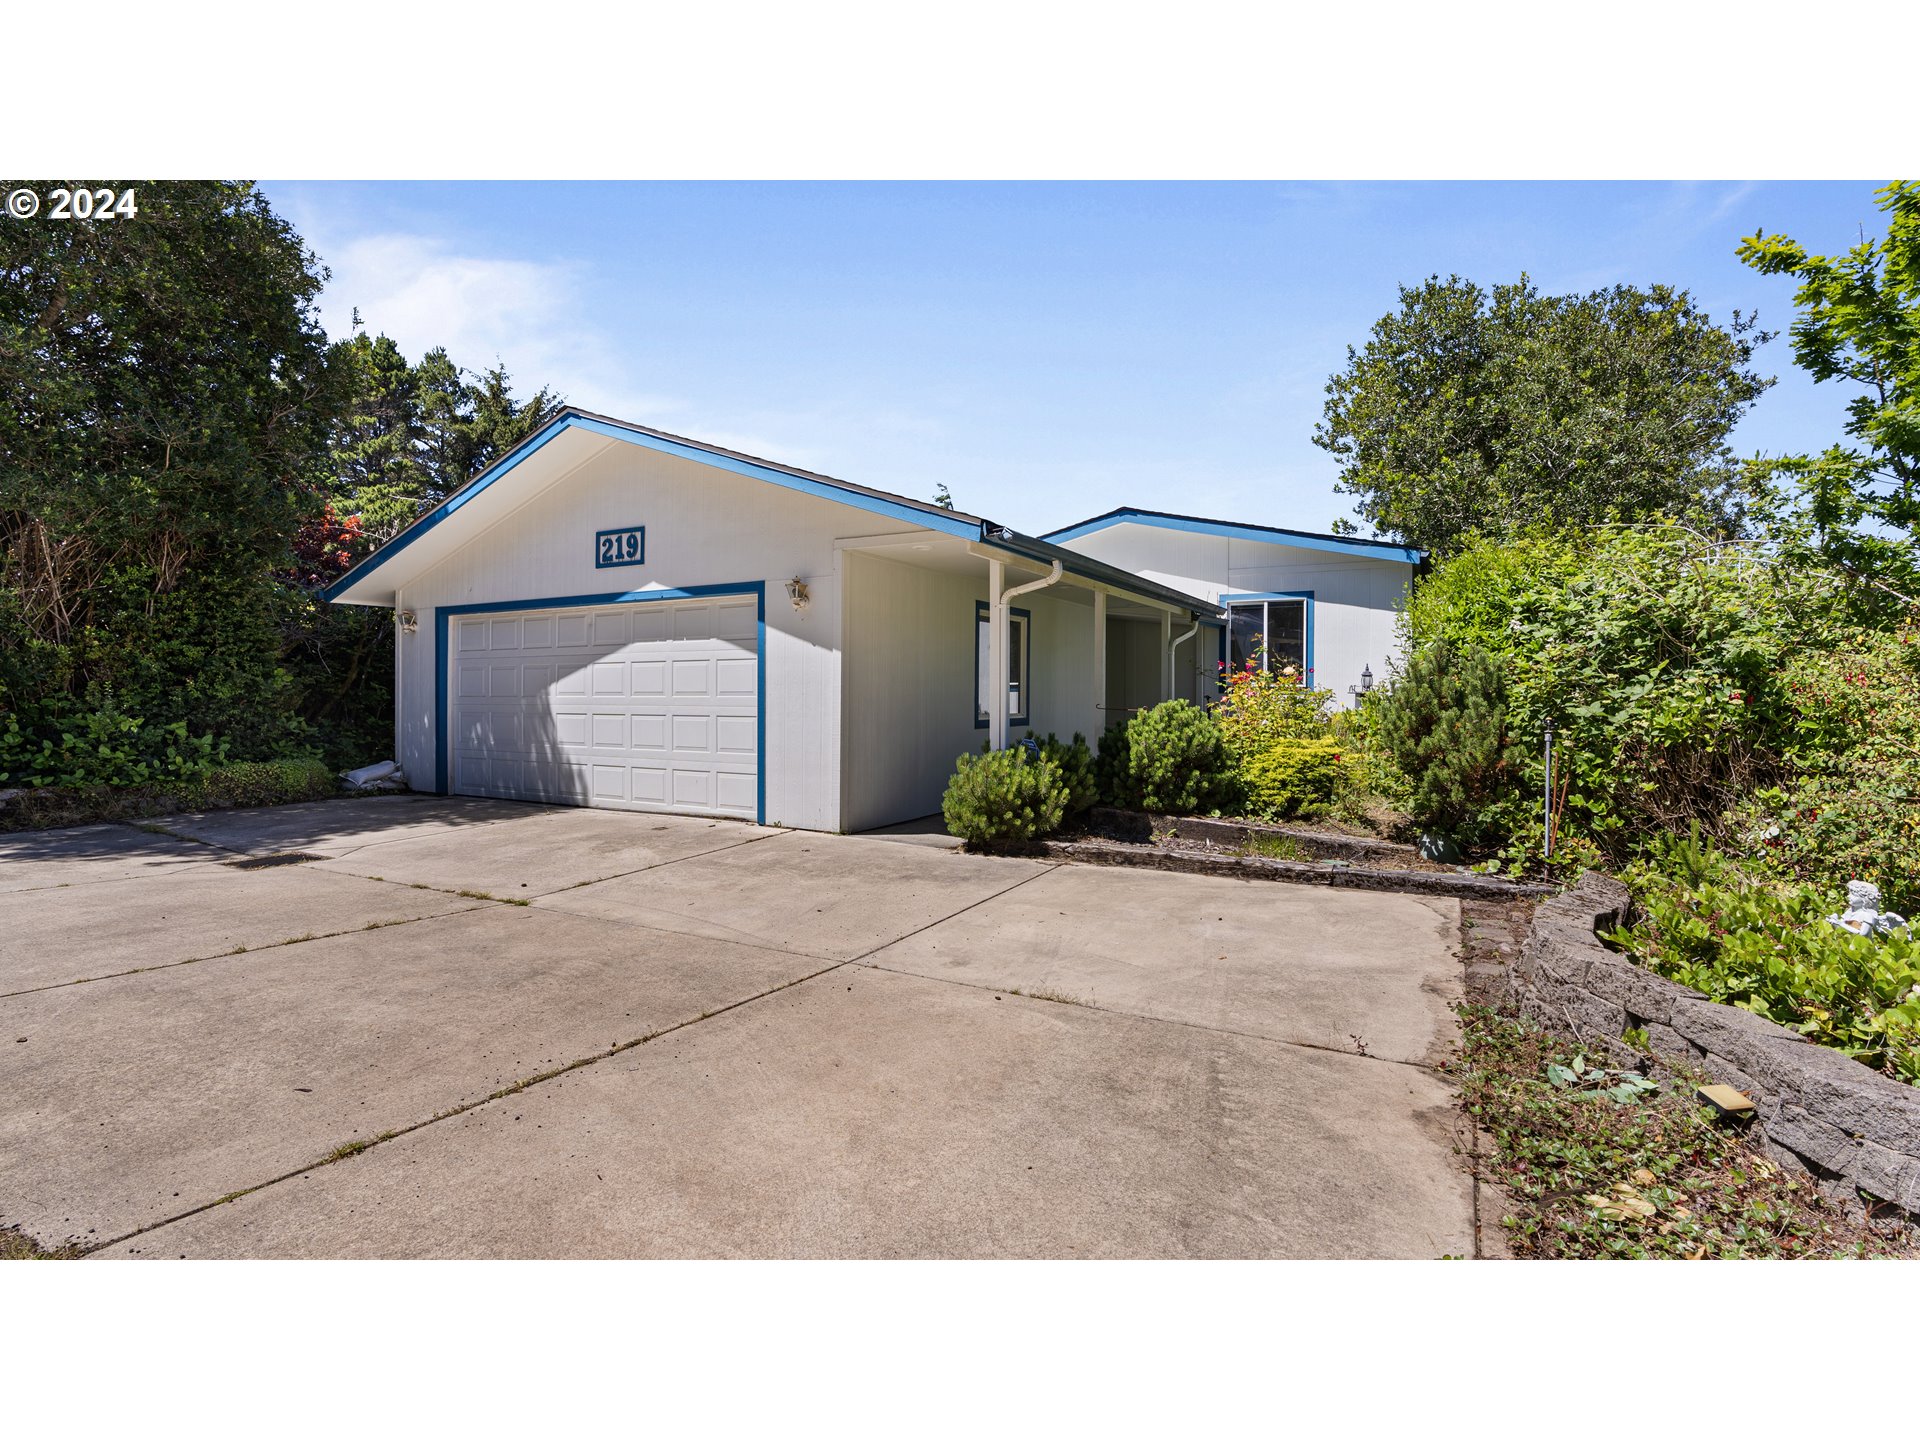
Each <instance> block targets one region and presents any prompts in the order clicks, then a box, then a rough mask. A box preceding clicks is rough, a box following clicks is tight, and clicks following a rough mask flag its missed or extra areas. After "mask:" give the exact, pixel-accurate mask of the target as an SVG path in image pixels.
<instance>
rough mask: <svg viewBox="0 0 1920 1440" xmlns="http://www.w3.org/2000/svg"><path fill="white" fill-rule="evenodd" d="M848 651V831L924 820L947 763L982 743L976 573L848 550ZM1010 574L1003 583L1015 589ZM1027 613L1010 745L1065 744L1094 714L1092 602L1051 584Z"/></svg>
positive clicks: (983, 588) (1023, 598)
mask: <svg viewBox="0 0 1920 1440" xmlns="http://www.w3.org/2000/svg"><path fill="white" fill-rule="evenodd" d="M844 558H845V563H844V565H843V567H842V573H843V575H844V577H845V584H846V595H847V643H846V655H845V662H844V664H843V667H842V670H841V678H842V689H843V694H844V695H845V705H844V709H843V714H844V715H845V722H844V723H845V727H846V755H845V762H844V770H843V771H842V784H843V789H844V793H845V796H846V800H845V806H844V810H843V814H844V815H845V821H846V828H847V829H849V830H870V829H873V828H875V827H877V826H881V825H892V824H897V823H898V822H900V821H903V820H913V819H917V818H919V817H920V816H922V815H931V814H934V813H936V812H937V811H938V810H939V809H940V797H941V796H942V795H943V794H944V793H945V791H946V788H947V780H948V778H949V777H950V776H951V775H952V774H953V768H954V762H955V761H956V760H957V759H958V758H959V757H960V756H961V755H963V754H968V753H971V752H973V751H977V750H979V749H980V747H981V745H982V744H983V743H984V742H985V740H986V738H987V732H986V730H985V729H984V728H981V727H978V726H976V725H975V723H974V693H973V690H974V676H975V674H976V673H977V672H976V668H975V667H976V663H977V662H976V658H975V637H976V634H977V628H976V627H977V620H976V615H977V608H978V605H979V603H980V602H982V601H984V600H985V599H986V598H987V584H986V575H985V573H984V570H985V565H984V562H982V565H981V569H982V573H981V574H979V575H977V576H974V575H967V574H962V573H959V572H955V571H949V570H939V569H931V568H923V567H920V566H916V565H907V564H901V563H898V562H896V561H893V560H886V559H882V558H880V557H878V556H874V555H868V554H863V553H861V552H860V551H857V550H848V551H846V552H845V557H844ZM1024 578H1026V577H1024V576H1016V577H1012V578H1011V579H1010V582H1009V583H1019V582H1020V580H1022V579H1024ZM1011 603H1012V605H1013V607H1014V608H1015V609H1018V610H1026V611H1029V612H1030V613H1031V614H1032V617H1033V625H1032V632H1031V633H1032V655H1031V657H1030V660H1029V667H1028V679H1029V684H1030V686H1031V692H1030V693H1031V698H1030V701H1029V704H1028V716H1029V723H1028V724H1026V725H1016V726H1013V727H1011V728H1010V729H1009V732H1008V734H1009V736H1010V738H1011V739H1012V740H1013V741H1016V742H1017V741H1019V740H1021V739H1024V738H1025V737H1026V736H1027V735H1030V734H1031V735H1036V736H1043V735H1046V734H1047V733H1048V732H1049V731H1052V732H1054V733H1056V734H1058V735H1059V737H1060V738H1061V739H1062V740H1067V739H1070V738H1071V737H1072V735H1073V734H1074V732H1076V731H1079V732H1080V733H1082V734H1085V735H1086V736H1087V739H1088V742H1089V743H1090V744H1091V743H1094V742H1097V740H1098V738H1099V736H1098V732H1097V731H1094V730H1090V729H1089V728H1088V727H1089V726H1090V725H1092V724H1093V723H1094V720H1093V717H1094V716H1095V715H1096V714H1097V713H1098V711H1097V709H1096V707H1095V702H1094V694H1093V605H1092V603H1091V599H1090V597H1089V596H1088V595H1087V594H1086V593H1085V592H1084V591H1082V592H1080V594H1079V595H1078V596H1077V597H1075V598H1073V599H1069V598H1066V597H1065V596H1064V595H1062V594H1060V593H1057V592H1056V590H1055V589H1054V588H1053V587H1049V589H1047V590H1038V591H1029V592H1028V593H1027V594H1025V595H1019V596H1015V597H1014V599H1013V601H1012V602H1011Z"/></svg>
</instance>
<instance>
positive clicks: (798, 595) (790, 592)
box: [787, 575, 813, 610]
mask: <svg viewBox="0 0 1920 1440" xmlns="http://www.w3.org/2000/svg"><path fill="white" fill-rule="evenodd" d="M812 598H813V597H812V596H810V595H808V594H807V582H806V581H804V580H802V579H801V578H800V577H799V576H798V575H796V576H794V577H793V579H791V580H789V581H787V599H789V600H791V601H792V602H793V608H794V609H796V610H804V609H806V608H807V602H808V601H809V600H810V599H812Z"/></svg>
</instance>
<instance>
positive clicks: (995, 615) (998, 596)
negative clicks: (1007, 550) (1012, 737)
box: [985, 560, 1007, 750]
mask: <svg viewBox="0 0 1920 1440" xmlns="http://www.w3.org/2000/svg"><path fill="white" fill-rule="evenodd" d="M1006 579H1007V567H1006V566H1005V565H1004V564H1002V563H1001V562H1000V561H998V560H989V561H988V562H987V693H986V697H985V698H986V702H987V746H988V748H989V749H993V750H1004V749H1006V748H1007V599H1006V596H1005V595H1004V594H1002V593H1001V592H1002V591H1004V590H1005V589H1006Z"/></svg>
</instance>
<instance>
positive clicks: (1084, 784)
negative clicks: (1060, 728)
mask: <svg viewBox="0 0 1920 1440" xmlns="http://www.w3.org/2000/svg"><path fill="white" fill-rule="evenodd" d="M1040 754H1041V756H1042V757H1043V758H1045V759H1046V760H1048V761H1050V762H1052V764H1053V765H1054V767H1055V768H1056V769H1058V770H1059V772H1060V780H1061V783H1062V784H1064V785H1065V786H1066V787H1067V814H1069V815H1079V814H1081V813H1083V812H1085V811H1087V810H1091V809H1092V808H1093V806H1094V803H1095V801H1097V800H1098V799H1099V798H1100V787H1099V782H1098V780H1097V779H1096V778H1095V774H1094V770H1095V765H1094V759H1093V751H1092V750H1090V749H1088V748H1087V737H1086V736H1084V735H1082V734H1080V733H1078V732H1077V731H1076V732H1075V734H1074V737H1073V739H1072V741H1071V742H1069V743H1067V744H1064V745H1063V744H1061V742H1060V740H1059V738H1058V737H1057V736H1054V735H1052V734H1049V735H1048V736H1047V738H1046V739H1045V740H1042V741H1041V742H1040Z"/></svg>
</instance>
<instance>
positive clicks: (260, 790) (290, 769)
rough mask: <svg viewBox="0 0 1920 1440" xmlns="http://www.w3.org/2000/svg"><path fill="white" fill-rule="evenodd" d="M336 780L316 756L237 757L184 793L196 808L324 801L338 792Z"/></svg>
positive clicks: (210, 808) (209, 773)
mask: <svg viewBox="0 0 1920 1440" xmlns="http://www.w3.org/2000/svg"><path fill="white" fill-rule="evenodd" d="M339 789H340V782H339V780H338V779H337V778H336V777H335V775H334V772H333V771H332V770H330V769H328V768H327V766H326V765H325V764H324V763H323V762H321V761H320V760H318V759H313V758H306V759H296V760H238V761H235V762H233V763H232V764H228V765H221V766H218V767H216V768H215V769H213V770H211V771H209V772H208V773H207V775H206V776H205V777H204V778H203V779H201V780H200V781H199V783H198V784H196V785H194V786H193V787H192V788H191V790H190V791H189V792H188V793H189V795H190V796H191V798H192V802H193V804H194V806H195V807H196V808H200V809H209V810H213V809H222V808H225V807H227V806H232V805H287V804H291V803H292V802H294V801H296V800H324V799H326V798H327V797H328V796H330V795H333V794H336V793H338V791H339Z"/></svg>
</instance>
